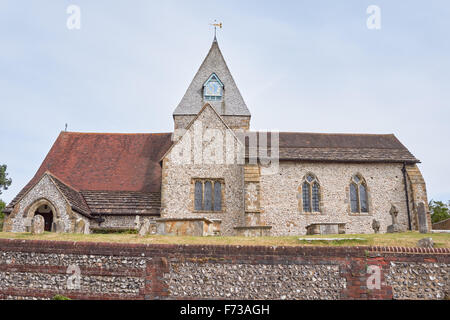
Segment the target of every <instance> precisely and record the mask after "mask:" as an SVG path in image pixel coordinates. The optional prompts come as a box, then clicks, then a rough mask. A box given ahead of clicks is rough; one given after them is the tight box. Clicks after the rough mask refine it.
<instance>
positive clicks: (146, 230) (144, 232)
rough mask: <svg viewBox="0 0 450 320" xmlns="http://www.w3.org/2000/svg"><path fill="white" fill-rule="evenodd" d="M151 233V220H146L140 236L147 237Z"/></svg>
mask: <svg viewBox="0 0 450 320" xmlns="http://www.w3.org/2000/svg"><path fill="white" fill-rule="evenodd" d="M149 231H150V220H148V219H144V222H142V224H141V226H140V227H139V235H140V236H141V237H144V236H146V235H147V234H148V233H149Z"/></svg>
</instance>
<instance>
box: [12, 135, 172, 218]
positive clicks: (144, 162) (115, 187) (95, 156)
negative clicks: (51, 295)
mask: <svg viewBox="0 0 450 320" xmlns="http://www.w3.org/2000/svg"><path fill="white" fill-rule="evenodd" d="M171 145H172V140H171V133H156V134H114V133H75V132H62V133H61V134H60V135H59V136H58V139H56V141H55V143H54V144H53V147H52V148H51V150H50V152H49V153H48V154H47V157H46V158H45V160H44V162H43V163H42V165H41V166H40V168H39V170H38V171H37V173H36V174H35V176H34V177H33V179H31V181H30V182H29V183H28V184H27V185H26V186H25V187H24V188H23V189H22V191H20V192H19V194H18V195H17V196H16V197H15V198H14V200H13V201H12V202H11V203H10V204H9V205H8V207H7V209H6V210H5V211H6V212H8V211H11V209H12V207H13V206H14V205H15V204H16V203H17V201H18V200H20V199H21V197H22V195H24V194H25V193H26V192H27V191H28V190H29V189H30V188H32V187H33V186H34V185H35V184H36V183H37V182H38V181H39V180H40V179H41V178H42V176H43V175H44V174H45V173H47V172H49V173H51V175H52V177H54V178H55V177H57V178H56V179H54V180H55V182H56V183H57V184H58V186H59V187H60V190H61V191H62V192H63V193H64V195H65V196H66V198H67V199H68V200H69V201H71V202H72V203H73V204H74V208H76V209H77V210H76V211H80V213H83V212H86V211H87V210H86V207H85V206H84V205H87V204H88V203H87V202H85V199H84V198H83V193H82V191H103V192H112V193H114V192H127V193H128V195H127V197H128V196H129V195H131V194H136V197H139V195H141V194H143V193H147V194H149V193H160V191H161V166H160V163H159V159H160V158H161V157H162V155H163V154H164V153H165V152H166V151H167V150H168V149H169V148H170V146H171ZM62 181H64V182H62ZM113 198H114V197H113ZM148 206H149V210H150V209H153V208H154V202H153V203H148ZM87 208H89V206H87ZM111 213H114V212H111Z"/></svg>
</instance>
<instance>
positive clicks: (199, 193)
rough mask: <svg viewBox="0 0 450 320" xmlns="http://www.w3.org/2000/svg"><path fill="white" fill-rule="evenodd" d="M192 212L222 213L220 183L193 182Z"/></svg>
mask: <svg viewBox="0 0 450 320" xmlns="http://www.w3.org/2000/svg"><path fill="white" fill-rule="evenodd" d="M194 185H195V188H194V210H195V211H208V212H221V211H222V201H223V199H222V188H223V185H222V182H221V181H214V180H206V179H199V180H197V181H195V184H194Z"/></svg>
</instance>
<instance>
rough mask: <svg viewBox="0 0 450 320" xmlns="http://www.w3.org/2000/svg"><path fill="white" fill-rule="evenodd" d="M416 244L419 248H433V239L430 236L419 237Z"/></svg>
mask: <svg viewBox="0 0 450 320" xmlns="http://www.w3.org/2000/svg"><path fill="white" fill-rule="evenodd" d="M417 246H418V247H419V248H433V247H434V241H433V239H432V238H425V239H420V240H419V242H417Z"/></svg>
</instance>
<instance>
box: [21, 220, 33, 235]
mask: <svg viewBox="0 0 450 320" xmlns="http://www.w3.org/2000/svg"><path fill="white" fill-rule="evenodd" d="M32 224H33V218H26V219H25V221H24V222H23V225H24V226H25V232H31V226H32Z"/></svg>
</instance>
